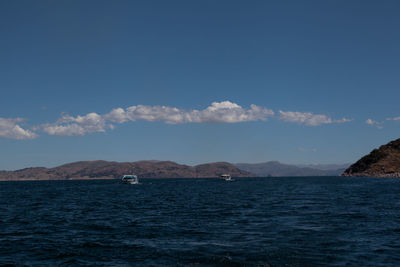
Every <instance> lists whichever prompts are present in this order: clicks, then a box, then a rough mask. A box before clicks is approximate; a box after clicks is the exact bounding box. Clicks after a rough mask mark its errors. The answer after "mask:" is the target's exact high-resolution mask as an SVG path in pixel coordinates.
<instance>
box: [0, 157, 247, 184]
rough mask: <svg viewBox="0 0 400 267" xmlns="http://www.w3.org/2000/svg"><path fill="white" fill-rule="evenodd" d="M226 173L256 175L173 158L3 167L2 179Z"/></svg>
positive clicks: (224, 165) (225, 165)
mask: <svg viewBox="0 0 400 267" xmlns="http://www.w3.org/2000/svg"><path fill="white" fill-rule="evenodd" d="M223 173H229V174H230V175H232V176H233V177H253V176H254V175H253V174H251V173H249V172H246V171H242V170H240V169H238V168H237V167H235V166H234V165H232V164H230V163H227V162H215V163H207V164H201V165H197V166H188V165H182V164H178V163H175V162H172V161H154V160H152V161H137V162H114V161H112V162H110V161H103V160H97V161H79V162H73V163H68V164H64V165H61V166H58V167H55V168H44V167H36V168H25V169H21V170H16V171H0V180H68V179H113V178H116V179H118V178H122V176H123V175H125V174H136V175H138V177H139V178H213V177H219V176H220V175H221V174H223Z"/></svg>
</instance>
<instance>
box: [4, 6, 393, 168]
mask: <svg viewBox="0 0 400 267" xmlns="http://www.w3.org/2000/svg"><path fill="white" fill-rule="evenodd" d="M398 14H400V3H399V2H398V1H232V0H231V1H1V2H0V36H1V41H0V90H1V91H0V92H1V98H0V111H1V112H0V169H7V170H8V169H18V168H24V167H30V166H46V167H51V166H56V165H59V164H63V163H66V162H71V161H77V160H94V159H104V160H116V161H136V160H142V159H159V160H173V161H177V162H179V163H185V164H197V163H205V162H213V161H229V162H263V161H269V160H279V161H282V162H285V163H345V162H354V161H355V160H357V159H358V158H359V157H360V156H362V155H364V154H365V153H368V152H369V151H370V150H372V149H373V148H375V147H378V146H379V145H382V144H384V143H387V142H388V141H390V140H392V139H396V138H398V137H399V129H400V110H399V104H398V103H399V97H400V90H399V85H400V75H399V73H400V72H399V71H400V49H399V47H400V31H399V30H398V29H399V28H400V16H398Z"/></svg>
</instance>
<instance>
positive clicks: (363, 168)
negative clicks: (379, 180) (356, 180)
mask: <svg viewBox="0 0 400 267" xmlns="http://www.w3.org/2000/svg"><path fill="white" fill-rule="evenodd" d="M342 176H366V177H398V178H400V139H397V140H395V141H392V142H390V143H388V144H386V145H383V146H381V147H380V148H379V149H374V150H372V152H371V153H369V154H368V155H366V156H364V157H362V158H361V159H360V160H359V161H357V162H356V163H354V164H353V165H351V166H350V167H349V168H348V169H347V170H346V171H345V172H344V173H343V174H342Z"/></svg>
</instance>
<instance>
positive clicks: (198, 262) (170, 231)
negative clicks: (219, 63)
mask: <svg viewBox="0 0 400 267" xmlns="http://www.w3.org/2000/svg"><path fill="white" fill-rule="evenodd" d="M0 265H18V266H60V265H61V266H76V265H77V266H85V265H88V266H343V265H347V266H400V179H389V178H385V179H374V178H345V177H303V178H298V177H297V178H295V177H293V178H291V177H286V178H247V179H246V178H242V179H236V180H235V181H233V182H225V181H221V180H218V179H141V180H140V184H138V185H125V184H121V183H120V181H119V180H92V181H25V182H24V181H21V182H0Z"/></svg>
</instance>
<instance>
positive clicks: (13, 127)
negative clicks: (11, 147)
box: [0, 118, 38, 140]
mask: <svg viewBox="0 0 400 267" xmlns="http://www.w3.org/2000/svg"><path fill="white" fill-rule="evenodd" d="M21 121H23V119H21V118H15V119H5V118H0V138H11V139H19V140H22V139H34V138H36V137H38V135H37V134H35V133H34V132H32V131H30V130H25V129H23V128H22V127H21V126H19V125H18V122H21Z"/></svg>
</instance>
